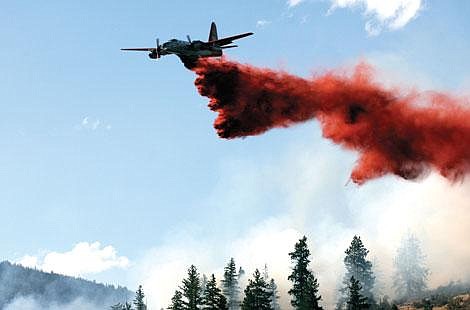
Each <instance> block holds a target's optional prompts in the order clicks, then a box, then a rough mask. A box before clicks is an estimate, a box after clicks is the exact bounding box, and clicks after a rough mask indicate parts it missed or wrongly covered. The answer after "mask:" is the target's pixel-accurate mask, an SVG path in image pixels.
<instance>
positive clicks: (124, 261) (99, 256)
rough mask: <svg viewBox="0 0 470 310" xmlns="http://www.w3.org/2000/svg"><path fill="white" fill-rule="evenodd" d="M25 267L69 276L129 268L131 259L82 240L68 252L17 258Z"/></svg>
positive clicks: (111, 247)
mask: <svg viewBox="0 0 470 310" xmlns="http://www.w3.org/2000/svg"><path fill="white" fill-rule="evenodd" d="M17 263H18V264H20V265H23V266H25V267H31V268H37V269H40V270H43V271H46V272H50V271H54V272H55V273H60V274H64V275H69V276H83V275H89V274H96V273H100V272H103V271H106V270H109V269H112V268H127V267H128V266H129V259H128V258H127V257H125V256H118V254H117V251H116V249H115V248H114V247H113V246H111V245H108V246H102V245H101V244H100V243H99V242H93V243H88V242H80V243H77V244H76V245H75V246H74V247H73V248H72V249H71V250H70V251H67V252H48V253H46V254H44V255H38V256H32V255H26V256H24V257H22V258H21V259H19V260H17Z"/></svg>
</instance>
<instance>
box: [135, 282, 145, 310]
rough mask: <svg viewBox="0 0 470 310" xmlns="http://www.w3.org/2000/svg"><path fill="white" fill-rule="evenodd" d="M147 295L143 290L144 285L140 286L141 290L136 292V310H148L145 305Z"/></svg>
mask: <svg viewBox="0 0 470 310" xmlns="http://www.w3.org/2000/svg"><path fill="white" fill-rule="evenodd" d="M144 298H145V294H144V290H143V288H142V285H139V288H138V289H137V291H136V292H135V298H134V306H135V310H146V309H147V306H146V305H145V300H144Z"/></svg>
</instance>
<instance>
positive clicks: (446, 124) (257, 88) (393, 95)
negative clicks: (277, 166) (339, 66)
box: [193, 58, 470, 184]
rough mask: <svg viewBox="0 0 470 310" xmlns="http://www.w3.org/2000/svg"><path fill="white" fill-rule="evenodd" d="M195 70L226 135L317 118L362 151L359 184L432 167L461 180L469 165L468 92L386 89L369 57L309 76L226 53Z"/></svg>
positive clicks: (327, 131)
mask: <svg viewBox="0 0 470 310" xmlns="http://www.w3.org/2000/svg"><path fill="white" fill-rule="evenodd" d="M193 71H194V72H195V73H196V74H197V78H196V81H195V84H196V87H197V88H198V91H199V93H200V94H201V95H202V96H206V97H208V98H209V99H210V101H209V108H210V109H211V110H213V111H215V112H216V113H217V118H216V120H215V123H214V127H215V129H216V131H217V134H218V135H219V136H220V137H221V138H225V139H233V138H239V137H247V136H254V135H259V134H263V133H264V132H266V131H268V130H270V129H273V128H283V127H290V126H292V125H296V124H301V123H304V122H307V121H310V120H313V119H316V120H318V122H319V123H320V126H321V128H322V133H323V137H324V138H327V139H329V140H331V141H333V142H334V143H335V144H338V145H340V146H342V147H343V148H345V149H348V150H352V151H355V152H357V153H358V155H359V158H358V161H357V163H356V166H355V167H354V169H353V171H352V173H351V179H352V181H353V182H355V183H357V184H363V183H365V182H366V181H368V180H371V179H374V178H378V177H381V176H384V175H386V174H394V175H397V176H400V177H402V178H404V179H418V178H420V177H422V176H424V175H426V174H427V173H428V172H429V171H430V170H435V171H438V172H439V173H440V174H441V175H443V176H445V177H446V178H448V179H449V180H450V181H457V180H461V179H463V178H464V177H465V175H466V174H468V173H469V172H470V125H469V123H468V119H469V118H470V108H469V102H468V99H467V98H459V97H456V96H453V95H451V94H447V93H442V92H432V91H428V92H422V93H420V92H418V91H414V90H413V91H405V90H402V89H399V88H392V89H388V88H386V87H384V86H382V85H381V83H379V82H377V81H376V80H375V76H374V69H373V68H372V67H371V66H370V65H368V64H365V63H360V64H358V65H357V66H355V67H354V68H353V70H352V72H349V73H348V72H347V70H330V71H328V72H325V73H323V74H317V75H316V76H313V77H311V78H308V79H305V78H301V77H298V76H295V75H291V74H288V73H287V72H283V71H276V70H270V69H265V68H257V67H254V66H250V65H248V64H240V63H237V62H234V61H229V60H227V59H225V58H222V59H219V60H201V61H199V63H198V65H197V66H196V67H195V68H193Z"/></svg>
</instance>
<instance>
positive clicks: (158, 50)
mask: <svg viewBox="0 0 470 310" xmlns="http://www.w3.org/2000/svg"><path fill="white" fill-rule="evenodd" d="M161 49H162V47H161V46H160V39H159V38H157V49H156V52H157V58H160V51H161Z"/></svg>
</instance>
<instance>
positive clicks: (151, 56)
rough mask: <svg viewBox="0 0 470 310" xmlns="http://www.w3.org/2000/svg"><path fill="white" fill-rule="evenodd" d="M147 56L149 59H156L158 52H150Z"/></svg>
mask: <svg viewBox="0 0 470 310" xmlns="http://www.w3.org/2000/svg"><path fill="white" fill-rule="evenodd" d="M149 58H150V59H157V58H158V54H157V53H150V54H149Z"/></svg>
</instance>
